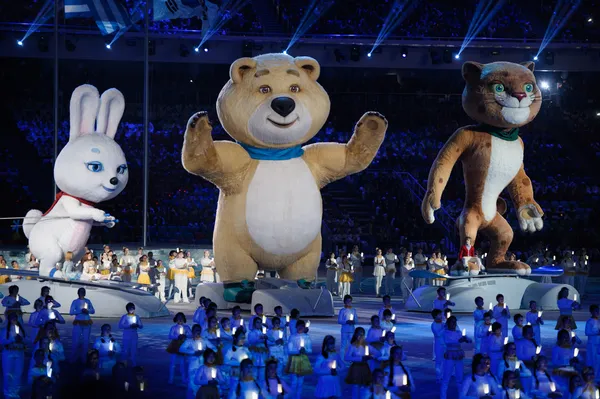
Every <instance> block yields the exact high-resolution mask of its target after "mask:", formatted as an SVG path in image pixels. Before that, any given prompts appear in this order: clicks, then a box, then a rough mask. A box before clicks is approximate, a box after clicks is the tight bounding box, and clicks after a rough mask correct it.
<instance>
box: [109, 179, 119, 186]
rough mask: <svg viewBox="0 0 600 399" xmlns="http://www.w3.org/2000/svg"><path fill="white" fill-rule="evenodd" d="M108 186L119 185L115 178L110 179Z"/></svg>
mask: <svg viewBox="0 0 600 399" xmlns="http://www.w3.org/2000/svg"><path fill="white" fill-rule="evenodd" d="M110 184H112V185H113V186H116V185H117V184H119V179H117V178H116V177H113V178H111V179H110Z"/></svg>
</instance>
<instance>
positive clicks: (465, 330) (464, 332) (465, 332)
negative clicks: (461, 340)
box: [462, 328, 467, 337]
mask: <svg viewBox="0 0 600 399" xmlns="http://www.w3.org/2000/svg"><path fill="white" fill-rule="evenodd" d="M466 335H467V329H466V328H463V329H462V336H463V337H465V336H466Z"/></svg>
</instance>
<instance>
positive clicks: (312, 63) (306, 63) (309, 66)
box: [294, 57, 321, 80]
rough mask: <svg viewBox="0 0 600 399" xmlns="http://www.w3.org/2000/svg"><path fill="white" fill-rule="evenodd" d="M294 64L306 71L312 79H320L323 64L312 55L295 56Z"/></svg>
mask: <svg viewBox="0 0 600 399" xmlns="http://www.w3.org/2000/svg"><path fill="white" fill-rule="evenodd" d="M294 64H296V66H297V67H298V68H300V69H302V70H303V71H304V72H306V73H307V74H308V76H309V77H310V78H311V79H312V80H317V79H319V75H320V74H321V65H319V63H318V62H317V60H315V59H314V58H311V57H296V58H294Z"/></svg>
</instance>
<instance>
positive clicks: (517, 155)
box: [481, 136, 523, 222]
mask: <svg viewBox="0 0 600 399" xmlns="http://www.w3.org/2000/svg"><path fill="white" fill-rule="evenodd" d="M522 164H523V147H522V146H521V141H520V140H515V141H506V140H502V139H500V138H498V137H495V136H492V148H491V155H490V165H489V167H488V174H487V176H486V179H485V183H484V186H483V195H482V198H481V208H482V210H483V217H484V218H485V220H486V221H488V222H489V221H491V220H492V219H494V217H495V216H496V202H497V200H498V197H499V196H500V193H501V192H502V190H504V189H505V188H506V186H508V184H509V183H510V182H511V181H512V180H513V179H514V178H515V176H516V175H517V173H518V172H519V169H520V168H521V165H522Z"/></svg>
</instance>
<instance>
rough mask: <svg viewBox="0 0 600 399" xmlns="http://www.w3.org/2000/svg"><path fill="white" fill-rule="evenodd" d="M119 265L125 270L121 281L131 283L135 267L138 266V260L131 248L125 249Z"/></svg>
mask: <svg viewBox="0 0 600 399" xmlns="http://www.w3.org/2000/svg"><path fill="white" fill-rule="evenodd" d="M119 265H121V268H122V269H123V274H122V276H121V280H123V281H125V282H131V275H132V274H133V271H134V270H133V269H134V267H135V265H137V260H136V258H135V256H133V255H131V253H130V252H129V248H127V247H124V248H123V256H121V259H119Z"/></svg>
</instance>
